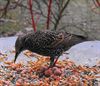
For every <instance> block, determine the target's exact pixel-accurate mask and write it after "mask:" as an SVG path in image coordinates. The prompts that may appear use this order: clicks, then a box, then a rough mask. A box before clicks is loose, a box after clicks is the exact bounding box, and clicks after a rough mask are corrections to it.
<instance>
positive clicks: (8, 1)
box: [0, 0, 10, 18]
mask: <svg viewBox="0 0 100 86" xmlns="http://www.w3.org/2000/svg"><path fill="white" fill-rule="evenodd" d="M9 5H10V0H7V3H6V6H5V7H4V8H3V10H4V12H3V13H2V16H1V17H3V16H6V15H7V11H8V7H9ZM1 17H0V18H1Z"/></svg>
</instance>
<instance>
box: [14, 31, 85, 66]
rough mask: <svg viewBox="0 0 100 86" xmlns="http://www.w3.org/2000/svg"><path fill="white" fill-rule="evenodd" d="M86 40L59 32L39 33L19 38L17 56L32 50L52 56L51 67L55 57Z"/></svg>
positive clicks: (16, 44) (16, 47)
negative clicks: (24, 51)
mask: <svg viewBox="0 0 100 86" xmlns="http://www.w3.org/2000/svg"><path fill="white" fill-rule="evenodd" d="M85 40H86V38H84V37H82V36H78V35H73V34H69V33H66V32H63V31H61V32H59V31H37V32H35V33H34V32H31V33H28V34H25V35H22V36H19V37H18V38H17V40H16V43H15V49H16V55H15V60H14V62H15V61H16V58H17V56H18V55H19V53H20V52H21V51H23V50H26V49H28V50H30V51H32V52H35V53H38V54H40V55H44V56H50V57H51V59H50V60H51V61H50V65H53V63H54V59H55V57H56V56H57V57H59V56H60V55H61V54H62V53H63V52H64V51H66V50H68V49H69V48H70V47H71V46H73V45H75V44H77V43H80V42H83V41H85Z"/></svg>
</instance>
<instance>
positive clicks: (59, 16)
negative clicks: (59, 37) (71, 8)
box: [54, 0, 70, 30]
mask: <svg viewBox="0 0 100 86" xmlns="http://www.w3.org/2000/svg"><path fill="white" fill-rule="evenodd" d="M69 2H70V0H67V1H66V3H65V5H64V6H63V7H62V9H61V11H60V12H59V14H58V19H57V20H56V24H55V26H54V30H56V29H57V26H58V24H59V21H60V19H61V18H62V13H63V11H64V10H65V8H66V7H67V6H68V4H69Z"/></svg>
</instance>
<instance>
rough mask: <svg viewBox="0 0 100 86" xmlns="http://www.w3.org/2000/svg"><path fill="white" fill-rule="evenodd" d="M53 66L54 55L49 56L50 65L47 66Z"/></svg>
mask: <svg viewBox="0 0 100 86" xmlns="http://www.w3.org/2000/svg"><path fill="white" fill-rule="evenodd" d="M53 66H54V57H50V66H49V67H53Z"/></svg>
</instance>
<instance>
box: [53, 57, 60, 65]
mask: <svg viewBox="0 0 100 86" xmlns="http://www.w3.org/2000/svg"><path fill="white" fill-rule="evenodd" d="M58 58H59V57H58V56H56V58H55V61H54V64H53V65H54V66H55V64H56V62H57V61H58Z"/></svg>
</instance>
